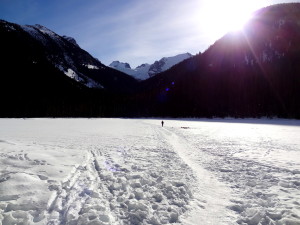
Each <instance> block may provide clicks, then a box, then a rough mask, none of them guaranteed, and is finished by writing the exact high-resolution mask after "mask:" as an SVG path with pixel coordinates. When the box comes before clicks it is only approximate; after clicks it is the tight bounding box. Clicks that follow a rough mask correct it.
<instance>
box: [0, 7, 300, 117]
mask: <svg viewBox="0 0 300 225" xmlns="http://www.w3.org/2000/svg"><path fill="white" fill-rule="evenodd" d="M299 21H300V3H289V4H279V5H273V6H269V7H266V8H263V9H260V10H258V11H257V12H255V14H254V15H253V18H252V19H251V20H250V21H249V22H248V23H247V24H246V25H245V27H244V29H243V30H241V31H240V32H230V33H228V34H226V35H225V36H223V37H221V38H220V39H219V40H217V41H216V42H215V43H214V44H213V45H211V46H210V47H209V48H208V49H207V50H206V51H205V52H203V53H199V54H197V55H195V56H191V57H188V58H187V59H185V60H183V61H182V62H180V63H178V64H176V63H174V64H176V65H174V66H173V67H171V68H167V66H166V65H167V64H168V63H167V61H168V60H169V59H170V58H163V59H162V61H161V60H159V61H156V62H155V63H154V64H153V65H152V66H150V65H147V64H145V65H141V67H140V68H136V69H131V68H130V65H129V64H125V63H124V64H122V63H119V62H114V63H112V64H113V65H111V66H110V67H107V66H105V65H103V64H102V63H101V62H100V61H99V60H97V59H95V58H94V57H92V56H91V55H90V54H89V53H87V52H86V51H84V50H83V49H81V48H80V47H79V46H78V44H77V43H76V41H75V40H74V39H73V38H70V37H66V36H60V35H57V34H56V33H54V32H53V31H51V30H49V29H47V28H46V27H43V26H41V25H34V26H29V25H26V26H21V25H17V24H13V23H9V22H7V21H3V20H1V21H0V34H1V40H2V41H1V42H0V45H1V49H2V50H1V53H0V65H1V67H0V68H1V83H0V96H1V97H0V100H1V110H0V116H1V117H42V116H96V117H102V116H106V117H115V116H129V117H131V116H135V117H139V116H170V117H227V116H231V117H262V116H264V117H284V118H298V119H299V118H300V101H299V99H300V89H299V86H300V64H299V62H300V44H299V43H300V23H299ZM186 56H188V55H187V54H186ZM164 66H165V67H164ZM111 67H114V68H118V69H119V70H122V69H120V68H126V69H128V71H129V70H131V71H143V72H144V75H140V74H142V73H140V74H139V75H137V73H136V74H131V76H129V75H128V74H126V73H123V72H121V71H118V70H115V69H113V68H111ZM148 68H149V69H148ZM150 68H151V69H150ZM122 71H123V70H122ZM146 74H148V75H146ZM153 74H155V76H153ZM132 76H134V77H132ZM147 76H149V78H148V77H147ZM146 78H147V79H146ZM137 79H138V80H140V81H138V80H137ZM144 79H145V80H144Z"/></svg>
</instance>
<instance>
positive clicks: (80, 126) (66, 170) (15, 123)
mask: <svg viewBox="0 0 300 225" xmlns="http://www.w3.org/2000/svg"><path fill="white" fill-rule="evenodd" d="M299 134H300V121H295V120H254V119H251V120H233V119H225V120H165V126H164V127H163V128H162V127H161V124H160V120H155V119H0V224H2V225H4V224H5V225H7V224H51V225H55V224H93V225H94V224H95V225H96V224H102V225H108V224H116V225H119V224H120V225H123V224H124V225H125V224H154V225H158V224H182V225H189V224H195V225H198V224H204V225H206V224H214V225H215V224H217V225H219V224H249V225H252V224H260V225H265V224H266V225H267V224H268V225H271V224H276V225H281V224H282V225H284V224H286V225H288V224H300V138H299Z"/></svg>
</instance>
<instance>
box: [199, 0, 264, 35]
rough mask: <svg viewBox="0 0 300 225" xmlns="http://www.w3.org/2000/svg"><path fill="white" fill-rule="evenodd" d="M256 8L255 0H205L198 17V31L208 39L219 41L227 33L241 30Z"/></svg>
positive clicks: (258, 5)
mask: <svg viewBox="0 0 300 225" xmlns="http://www.w3.org/2000/svg"><path fill="white" fill-rule="evenodd" d="M258 8H260V4H259V2H258V1H255V0H252V1H243V0H226V1H214V0H212V1H209V0H206V1H204V3H203V7H202V9H201V15H200V16H199V19H200V24H201V27H200V29H202V31H204V32H205V33H206V34H207V35H208V36H210V38H214V39H219V38H221V37H222V36H223V35H224V34H226V33H228V32H233V31H239V30H242V28H243V26H244V25H245V23H246V22H247V21H249V19H250V18H251V14H252V13H253V11H255V10H256V9H258Z"/></svg>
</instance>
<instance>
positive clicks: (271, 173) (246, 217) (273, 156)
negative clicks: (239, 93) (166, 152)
mask: <svg viewBox="0 0 300 225" xmlns="http://www.w3.org/2000/svg"><path fill="white" fill-rule="evenodd" d="M229 122H231V123H232V121H229ZM247 122H248V123H247ZM251 122H253V121H252V120H250V121H243V120H240V121H238V120H237V121H234V123H233V124H228V123H226V120H225V121H224V120H223V121H222V120H221V121H219V123H215V122H211V123H207V122H206V123H205V122H203V123H201V127H200V128H199V127H197V124H196V123H195V122H192V121H182V122H181V124H185V127H181V128H182V129H178V127H175V128H174V127H171V126H170V125H174V123H172V121H171V122H170V123H169V127H168V128H166V129H168V130H169V131H171V132H174V133H176V135H177V136H179V137H180V140H181V141H182V140H186V143H189V144H190V145H192V146H193V147H191V148H194V149H197V151H184V152H185V153H186V154H187V155H188V157H189V160H192V161H193V162H197V164H199V165H201V166H202V167H204V168H205V169H206V170H208V171H210V172H211V173H213V174H214V175H215V177H216V178H218V180H219V181H221V182H222V183H223V184H225V185H227V187H230V189H231V194H232V196H231V199H230V201H231V205H230V206H229V209H231V210H232V211H234V212H236V214H237V215H238V219H237V220H236V222H237V223H238V224H280V225H281V224H300V204H299V203H300V140H299V133H300V127H299V124H300V123H299V121H280V120H279V121H276V120H275V121H274V123H275V124H272V121H266V124H263V123H262V124H251ZM258 122H261V121H258ZM270 122H271V123H270ZM276 122H277V123H278V124H276ZM291 122H294V124H293V123H291ZM268 123H270V124H268ZM175 124H176V125H177V126H178V125H179V124H178V123H175ZM187 124H188V126H187ZM229 125H230V126H229ZM295 125H296V126H295ZM173 140H174V139H173ZM185 146H188V144H185ZM191 148H190V149H191ZM214 186H215V185H214ZM221 192H222V191H221Z"/></svg>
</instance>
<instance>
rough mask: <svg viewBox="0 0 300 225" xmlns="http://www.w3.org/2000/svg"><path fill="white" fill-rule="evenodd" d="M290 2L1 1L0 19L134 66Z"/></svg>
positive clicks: (187, 48)
mask: <svg viewBox="0 0 300 225" xmlns="http://www.w3.org/2000/svg"><path fill="white" fill-rule="evenodd" d="M284 2H300V1H295V0H294V1H290V0H247V1H246V0H218V1H217V0H188V1H182V0H165V1H162V0H88V1H83V0H0V18H1V19H4V20H7V21H9V22H14V23H18V24H21V25H25V24H29V25H34V24H41V25H44V26H46V27H48V28H49V29H51V30H53V31H54V32H56V33H58V34H59V35H67V36H71V37H73V38H75V39H76V41H77V43H78V44H79V45H80V46H81V48H83V49H85V50H87V51H88V52H89V53H91V54H92V55H93V56H94V57H96V58H98V59H99V60H100V61H101V62H102V63H104V64H106V65H108V64H110V63H111V62H112V61H114V60H119V61H122V62H128V63H130V65H131V66H132V67H136V66H138V65H140V64H142V63H153V62H154V61H155V60H158V59H160V58H162V57H165V56H174V55H176V54H180V53H185V52H190V53H192V54H196V53H199V52H203V51H205V50H206V49H207V48H208V47H209V46H210V45H211V44H213V43H214V42H215V41H216V40H217V39H219V38H220V37H222V36H223V35H224V34H225V33H226V32H227V31H229V30H232V29H236V28H237V27H240V26H241V24H242V23H243V22H244V21H245V20H246V19H247V18H248V17H249V15H250V13H251V12H252V11H254V10H257V9H259V8H262V7H264V6H268V5H271V4H278V3H284Z"/></svg>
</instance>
